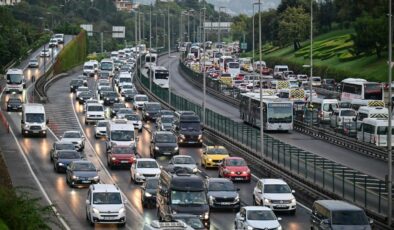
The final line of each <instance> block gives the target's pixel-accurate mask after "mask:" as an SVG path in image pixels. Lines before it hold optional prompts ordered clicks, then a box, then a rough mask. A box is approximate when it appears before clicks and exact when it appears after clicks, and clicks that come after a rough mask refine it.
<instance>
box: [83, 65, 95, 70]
mask: <svg viewBox="0 0 394 230" xmlns="http://www.w3.org/2000/svg"><path fill="white" fill-rule="evenodd" d="M83 68H84V69H93V66H92V65H85V66H84V67H83Z"/></svg>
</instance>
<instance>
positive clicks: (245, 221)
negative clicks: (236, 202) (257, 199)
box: [234, 206, 282, 230]
mask: <svg viewBox="0 0 394 230" xmlns="http://www.w3.org/2000/svg"><path fill="white" fill-rule="evenodd" d="M280 220H282V219H281V218H277V217H276V216H275V213H274V212H273V211H272V210H271V209H269V208H267V207H258V206H245V207H242V208H241V210H240V211H239V212H238V213H237V214H236V215H235V220H234V228H235V229H244V230H249V229H277V230H282V226H281V225H280V223H279V221H280Z"/></svg>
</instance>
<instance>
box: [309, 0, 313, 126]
mask: <svg viewBox="0 0 394 230" xmlns="http://www.w3.org/2000/svg"><path fill="white" fill-rule="evenodd" d="M310 27H311V28H310V29H311V31H310V57H311V58H310V66H309V68H310V73H309V75H310V76H309V104H312V76H313V0H311V25H310ZM312 116H313V111H312ZM310 125H311V126H312V125H313V122H311V123H310Z"/></svg>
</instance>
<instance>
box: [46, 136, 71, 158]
mask: <svg viewBox="0 0 394 230" xmlns="http://www.w3.org/2000/svg"><path fill="white" fill-rule="evenodd" d="M60 150H75V145H74V144H73V143H71V142H62V141H56V142H55V143H53V145H52V149H51V151H50V152H49V155H50V157H51V161H53V158H54V156H57V155H58V152H59V151H60Z"/></svg>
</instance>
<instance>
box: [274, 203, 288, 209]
mask: <svg viewBox="0 0 394 230" xmlns="http://www.w3.org/2000/svg"><path fill="white" fill-rule="evenodd" d="M275 207H277V208H287V206H286V205H283V204H280V205H276V206H275Z"/></svg>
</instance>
